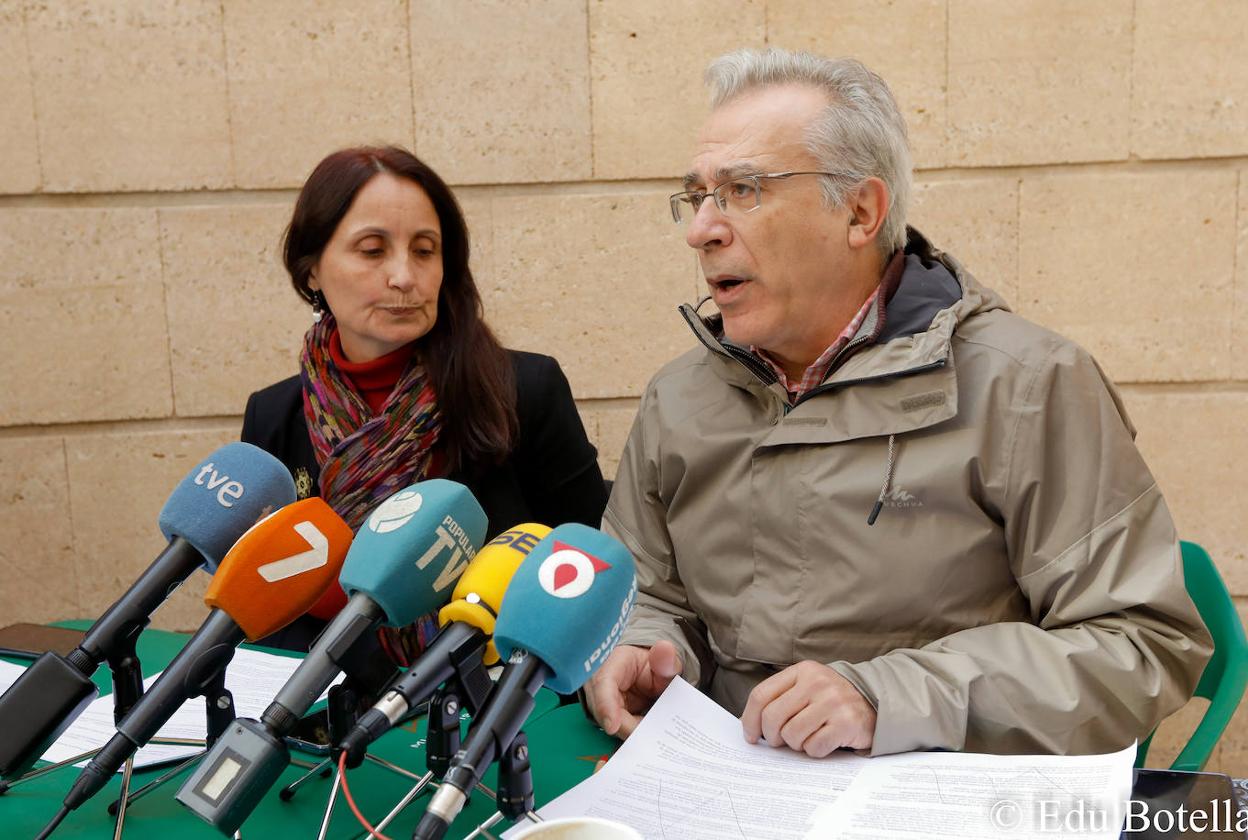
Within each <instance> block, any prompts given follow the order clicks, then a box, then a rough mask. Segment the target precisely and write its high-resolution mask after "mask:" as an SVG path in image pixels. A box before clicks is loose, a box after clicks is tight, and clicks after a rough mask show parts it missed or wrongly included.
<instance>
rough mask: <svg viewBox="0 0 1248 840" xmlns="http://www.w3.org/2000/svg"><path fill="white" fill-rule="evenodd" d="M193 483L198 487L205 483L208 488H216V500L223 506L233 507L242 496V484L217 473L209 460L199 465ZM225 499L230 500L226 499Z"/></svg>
mask: <svg viewBox="0 0 1248 840" xmlns="http://www.w3.org/2000/svg"><path fill="white" fill-rule="evenodd" d="M195 483H196V484H198V485H199V486H200V487H203V486H205V483H206V484H207V487H208V489H209V490H216V491H217V502H218V503H219V504H220V505H221V507H224V508H229V507H234V502H236V501H238V500H239V499H241V498H242V497H243V485H242V484H240V483H239V482H237V481H233V480H231V479H230V477H229V476H228V475H226V474H225V473H218V472H217V468H216V465H215V464H213V463H212V462H211V461H209V462H208V463H206V464H204V465H203V466H202V467H200V469H199V475H197V476H195ZM227 499H231V500H232V501H226V500H227Z"/></svg>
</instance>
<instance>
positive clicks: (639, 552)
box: [602, 390, 712, 687]
mask: <svg viewBox="0 0 1248 840" xmlns="http://www.w3.org/2000/svg"><path fill="white" fill-rule="evenodd" d="M657 408H658V407H657V402H656V400H654V399H653V393H652V392H651V391H650V390H647V393H646V395H645V396H644V397H642V401H641V407H640V408H639V409H638V411H637V417H636V419H635V420H634V421H633V428H632V431H630V432H629V435H628V442H627V443H626V444H625V445H624V453H623V454H622V455H621V456H620V467H619V471H618V472H617V473H616V476H615V484H614V486H613V487H612V490H611V499H610V501H609V502H608V503H607V511H606V514H604V516H603V519H602V529H603V530H604V531H606V532H607V533H608V534H610V535H611V536H613V537H615V538H616V539H618V540H620V542H622V543H624V545H625V546H627V547H628V550H629V551H630V552H631V553H632V555H633V559H634V560H635V561H636V563H637V567H636V568H637V605H636V606H635V607H634V608H633V614H632V616H631V617H630V618H629V621H628V627H627V628H626V629H625V631H624V634H623V635H622V636H621V638H620V644H624V645H637V646H639V647H650V646H651V645H653V644H654V643H655V642H657V641H660V640H663V639H666V640H668V641H670V642H672V643H673V644H674V645H675V646H676V650H677V652H678V653H679V654H680V661H681V665H682V666H683V669H682V672H681V676H683V677H684V679H686V680H687V681H688V682H690V683H692V684H693V685H696V686H699V687H701V686H703V685H704V684H705V683H707V682H709V681H710V677H711V670H712V661H711V657H710V652H709V647H708V646H707V643H706V628H705V626H704V625H703V624H702V622H701V620H699V619H698V617H697V615H696V614H695V613H694V611H693V609H692V607H690V605H689V600H688V597H687V596H686V593H685V586H684V584H683V583H682V582H681V580H680V572H679V570H678V568H677V565H676V560H675V554H674V552H673V550H672V540H671V536H670V535H669V534H668V531H667V507H666V505H665V503H664V502H663V499H662V496H661V485H660V482H659V465H660V461H659V451H658V437H659V436H658V434H657V429H658V428H659V427H658V425H657V424H656V423H655V422H654V412H656V411H657Z"/></svg>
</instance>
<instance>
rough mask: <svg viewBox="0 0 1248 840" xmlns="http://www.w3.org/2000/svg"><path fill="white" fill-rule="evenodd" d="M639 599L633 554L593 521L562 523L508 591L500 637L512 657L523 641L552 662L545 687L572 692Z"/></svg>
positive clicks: (535, 551)
mask: <svg viewBox="0 0 1248 840" xmlns="http://www.w3.org/2000/svg"><path fill="white" fill-rule="evenodd" d="M636 600H637V574H636V571H635V570H634V568H633V556H632V555H631V554H629V552H628V549H627V548H625V547H624V545H623V543H621V542H620V541H619V540H616V539H615V538H614V537H611V536H608V535H607V534H604V533H603V532H602V531H599V530H598V529H596V528H590V527H589V526H587V525H579V524H576V523H569V524H567V525H560V526H559V527H558V528H556V529H555V530H553V531H551V532H550V533H549V534H547V535H546V536H545V537H544V538H543V539H542V541H541V542H539V543H538V544H537V546H535V547H534V549H533V550H532V551H531V552H529V556H528V557H526V558H525V559H524V562H523V563H521V564H520V568H519V569H517V570H516V574H515V577H513V578H512V579H511V584H510V585H509V586H508V587H507V594H505V595H504V596H503V604H502V607H501V608H499V611H498V623H497V624H496V625H495V626H494V644H495V645H496V646H497V647H498V652H499V655H500V656H501V657H502V658H503V659H504V660H506V659H507V658H509V657H510V656H511V654H512V651H514V650H516V649H517V648H518V649H520V650H527V651H528V652H529V653H531V654H533V655H535V656H537V658H538V659H541V660H542V661H543V662H545V663H546V665H547V666H549V667H550V670H551V676H550V677H548V678H547V680H546V686H547V687H548V688H550V689H553V690H554V691H557V692H559V693H560V694H571V693H572V692H574V691H576V690H577V689H578V688H580V687H581V686H582V685H583V684H584V683H585V681H586V680H588V679H589V678H590V677H592V676H593V675H594V672H595V671H597V670H598V667H599V666H600V665H602V663H603V662H604V661H605V660H606V658H607V654H609V653H610V652H611V650H612V649H613V648H614V647H615V645H616V642H618V641H619V640H620V634H621V633H623V632H624V626H625V625H626V624H627V623H628V616H629V614H630V613H632V611H633V604H634V603H635V602H636Z"/></svg>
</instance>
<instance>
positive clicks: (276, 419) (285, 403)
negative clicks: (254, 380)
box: [243, 375, 303, 443]
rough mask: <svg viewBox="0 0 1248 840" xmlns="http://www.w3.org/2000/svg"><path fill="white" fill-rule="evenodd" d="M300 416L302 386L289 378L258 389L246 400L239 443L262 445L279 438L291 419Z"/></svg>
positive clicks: (301, 412)
mask: <svg viewBox="0 0 1248 840" xmlns="http://www.w3.org/2000/svg"><path fill="white" fill-rule="evenodd" d="M302 416H303V382H302V381H301V380H300V379H299V377H298V376H297V375H296V376H292V377H290V378H289V379H283V380H282V381H281V382H274V383H273V384H272V385H270V386H268V387H267V388H261V389H260V390H259V391H256V392H255V393H253V394H252V395H251V396H250V397H248V398H247V408H246V410H245V411H244V412H243V440H245V441H247V442H248V443H255V442H257V441H265V440H269V439H270V438H272V437H273V436H274V435H276V434H279V432H280V430H282V429H284V427H285V426H287V425H288V424H289V423H290V422H291V419H292V418H294V417H302Z"/></svg>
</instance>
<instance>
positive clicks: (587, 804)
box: [538, 678, 1135, 840]
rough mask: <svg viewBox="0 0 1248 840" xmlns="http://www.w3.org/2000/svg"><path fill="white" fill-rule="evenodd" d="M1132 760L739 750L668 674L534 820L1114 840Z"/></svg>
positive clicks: (702, 702) (783, 838)
mask: <svg viewBox="0 0 1248 840" xmlns="http://www.w3.org/2000/svg"><path fill="white" fill-rule="evenodd" d="M1134 758H1135V748H1134V747H1133V746H1132V747H1129V748H1127V749H1125V750H1123V751H1121V752H1118V753H1111V754H1109V755H1095V756H1080V757H1064V756H994V755H979V754H971V753H906V754H903V755H893V756H881V757H878V758H864V757H861V756H858V755H854V754H852V753H846V752H837V753H834V754H833V755H831V756H829V757H827V758H822V759H815V758H810V757H809V756H806V755H802V754H800V753H797V752H794V751H793V750H790V749H788V748H784V747H782V748H772V747H770V746H767V745H766V744H749V743H747V742H746V741H745V738H744V736H743V735H742V731H741V722H740V721H739V720H738V719H737V718H735V717H734V716H733V715H731V714H729V713H728V712H727V711H725V710H724V709H723V708H721V707H720V706H718V705H717V704H716V703H715V702H714V701H712V700H710V699H709V698H707V697H706V696H704V695H703V694H701V693H700V692H699V691H697V689H695V688H693V687H692V686H691V685H689V684H688V683H687V682H685V681H684V680H681V679H679V678H677V679H676V680H674V681H673V682H672V684H671V686H669V687H668V689H667V691H666V692H664V694H663V696H662V697H660V698H659V700H658V702H656V703H655V705H654V708H652V709H651V710H650V711H649V712H648V713H647V714H646V716H645V718H644V719H643V720H642V723H641V725H640V726H638V727H637V729H636V731H635V732H633V734H632V736H630V737H629V739H628V740H627V741H625V742H624V744H623V746H621V747H620V749H619V751H618V752H616V754H615V755H614V756H613V757H612V758H611V760H610V761H608V762H607V764H606V766H604V767H603V769H602V770H601V771H600V772H598V773H597V774H596V775H594V776H592V777H590V778H589V779H587V780H586V781H585V782H583V783H581V784H580V785H578V786H576V787H575V788H573V789H571V790H569V791H568V792H566V793H564V794H563V795H562V796H560V797H559V798H557V799H555V800H554V801H553V802H551V803H550V804H548V805H546V806H545V807H543V808H541V809H540V810H539V811H538V814H539V815H541V816H542V817H544V818H547V819H552V818H555V817H571V816H595V817H604V818H607V819H613V820H618V821H619V822H623V823H626V824H628V825H631V826H632V827H633V828H635V829H637V830H638V831H640V832H641V833H642V834H643V835H644V836H646V837H647V838H660V840H662V838H671V840H676V838H679V840H701V838H715V840H722V839H723V838H748V840H773V838H774V840H788V838H794V837H806V838H827V837H839V838H852V839H853V840H858V839H859V838H861V839H862V840H867V839H868V838H869V840H876V839H877V838H879V840H883V838H904V837H914V838H951V840H952V838H957V840H971V839H972V838H992V837H1009V838H1012V840H1018V838H1047V837H1053V836H1054V834H1055V833H1056V834H1058V835H1059V836H1078V837H1085V838H1105V840H1116V839H1117V837H1118V835H1119V829H1120V827H1121V825H1122V821H1123V818H1124V817H1125V814H1126V810H1125V808H1126V802H1127V800H1128V798H1129V797H1130V794H1131V778H1132V773H1131V765H1132V762H1133V760H1134ZM1072 829H1074V830H1072Z"/></svg>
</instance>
